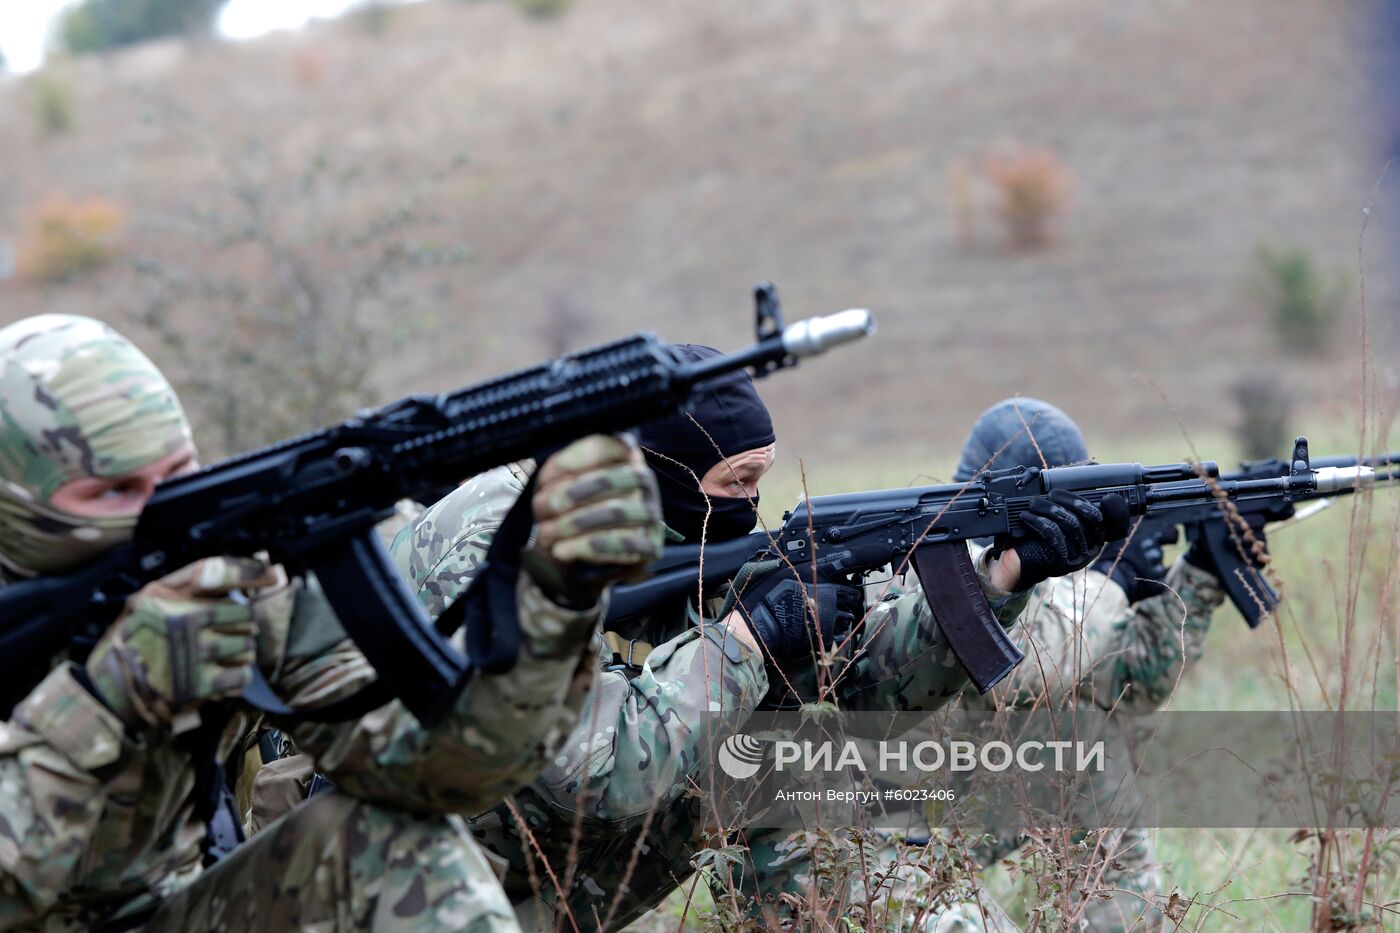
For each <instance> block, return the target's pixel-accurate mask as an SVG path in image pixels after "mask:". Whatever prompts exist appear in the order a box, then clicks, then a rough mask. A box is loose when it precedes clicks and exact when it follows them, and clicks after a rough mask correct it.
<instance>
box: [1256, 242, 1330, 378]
mask: <svg viewBox="0 0 1400 933" xmlns="http://www.w3.org/2000/svg"><path fill="white" fill-rule="evenodd" d="M1255 263H1256V270H1255V275H1254V282H1253V286H1252V291H1253V292H1254V295H1255V297H1256V299H1257V300H1258V301H1259V302H1260V303H1262V304H1263V305H1264V306H1265V307H1266V308H1267V309H1268V311H1269V316H1270V319H1271V322H1272V323H1273V326H1274V332H1275V333H1277V334H1278V338H1279V341H1280V342H1281V343H1282V344H1283V348H1284V350H1286V351H1288V352H1290V353H1297V354H1313V355H1318V354H1323V353H1326V352H1327V350H1328V349H1329V348H1330V347H1331V345H1332V338H1333V335H1334V334H1335V332H1336V325H1337V322H1338V320H1339V319H1340V318H1341V316H1342V309H1343V308H1344V307H1345V306H1346V301H1347V294H1348V292H1349V291H1350V282H1349V280H1348V278H1347V276H1346V274H1345V273H1344V272H1341V271H1336V272H1331V273H1329V272H1326V271H1324V269H1323V268H1322V264H1321V263H1320V262H1319V261H1318V260H1317V259H1316V258H1315V257H1314V256H1313V255H1312V254H1311V253H1310V252H1308V251H1307V250H1306V249H1305V248H1303V247H1302V246H1298V245H1296V244H1290V245H1284V246H1271V245H1268V244H1263V245H1261V246H1260V247H1259V251H1258V253H1257V254H1256V259H1255Z"/></svg>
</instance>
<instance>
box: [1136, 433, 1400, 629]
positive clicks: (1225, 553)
mask: <svg viewBox="0 0 1400 933" xmlns="http://www.w3.org/2000/svg"><path fill="white" fill-rule="evenodd" d="M1300 440H1301V439H1300ZM1304 453H1305V454H1306V450H1304ZM1295 456H1296V451H1295ZM1311 462H1312V467H1313V469H1315V470H1324V469H1336V470H1355V469H1356V468H1357V467H1363V468H1367V469H1370V470H1373V471H1374V473H1373V474H1368V476H1369V479H1368V481H1367V482H1365V483H1362V484H1357V483H1347V484H1344V485H1341V486H1338V487H1336V488H1334V489H1332V490H1331V491H1330V492H1325V493H1317V494H1315V495H1313V496H1309V497H1307V498H1310V499H1314V500H1316V501H1315V504H1314V506H1313V507H1315V508H1323V507H1326V506H1327V505H1329V504H1330V503H1331V500H1332V498H1334V497H1336V496H1345V495H1348V494H1350V493H1353V492H1355V491H1356V490H1357V489H1358V488H1359V487H1360V486H1361V485H1370V484H1372V483H1381V482H1389V481H1393V480H1395V479H1400V469H1390V470H1382V469H1381V468H1382V467H1393V466H1395V465H1396V464H1400V451H1396V452H1391V453H1384V454H1377V455H1375V456H1372V457H1359V458H1358V457H1355V456H1339V457H1317V458H1315V459H1313V460H1312V461H1311ZM1292 468H1293V464H1292V463H1290V462H1289V461H1287V460H1280V459H1278V458H1276V457H1272V458H1269V459H1267V460H1247V461H1245V462H1244V463H1241V464H1240V468H1239V470H1238V471H1236V472H1232V473H1225V474H1222V475H1221V476H1220V480H1221V481H1222V482H1226V483H1238V482H1253V481H1257V480H1266V479H1276V478H1278V477H1283V476H1288V475H1289V473H1290V472H1291V471H1292ZM1299 498H1302V497H1299ZM1294 501H1295V500H1285V499H1268V498H1261V499H1247V500H1240V501H1235V502H1234V504H1233V511H1234V512H1235V513H1236V514H1237V515H1238V516H1239V518H1238V519H1235V518H1233V517H1232V516H1231V515H1230V514H1229V513H1230V511H1232V510H1231V509H1229V508H1226V507H1223V506H1221V505H1220V504H1219V503H1201V504H1200V505H1198V506H1195V507H1192V508H1185V509H1176V510H1173V511H1171V512H1162V513H1158V514H1155V515H1153V514H1149V515H1146V516H1144V517H1143V519H1142V521H1141V522H1139V523H1138V525H1137V527H1136V528H1135V529H1134V530H1133V531H1132V533H1131V538H1130V543H1131V546H1132V547H1133V548H1135V549H1137V550H1138V552H1139V553H1141V554H1142V555H1143V557H1144V559H1145V563H1147V564H1148V565H1150V566H1153V567H1157V568H1161V567H1162V566H1163V563H1162V549H1163V548H1164V547H1165V546H1166V545H1168V544H1175V543H1176V542H1177V541H1179V540H1180V529H1182V528H1185V529H1186V530H1187V536H1188V537H1189V538H1191V539H1192V540H1196V539H1198V538H1199V539H1203V540H1204V542H1205V546H1206V548H1207V549H1208V550H1209V551H1210V556H1211V559H1212V560H1213V561H1214V562H1215V566H1216V568H1217V569H1218V570H1219V571H1220V581H1221V583H1222V584H1223V585H1224V587H1225V593H1226V595H1227V596H1229V598H1230V602H1232V603H1234V605H1235V608H1236V609H1238V610H1239V611H1240V615H1242V616H1244V620H1245V622H1246V623H1248V624H1249V627H1250V628H1256V627H1258V625H1259V623H1260V622H1261V621H1263V619H1264V617H1265V616H1267V615H1269V614H1271V613H1272V612H1273V611H1274V610H1275V609H1276V608H1277V607H1278V599H1279V598H1278V593H1276V592H1274V588H1273V586H1272V585H1271V584H1270V583H1269V580H1268V578H1267V577H1266V576H1265V574H1264V573H1263V568H1262V567H1261V566H1259V564H1257V563H1256V562H1255V561H1254V560H1252V559H1247V558H1246V556H1245V553H1244V552H1245V550H1246V547H1245V541H1244V540H1243V534H1242V529H1240V528H1239V525H1238V522H1239V521H1243V522H1245V523H1247V524H1271V523H1273V522H1283V521H1289V520H1293V519H1296V518H1300V517H1302V515H1303V511H1302V510H1299V509H1295V507H1294Z"/></svg>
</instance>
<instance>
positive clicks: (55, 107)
mask: <svg viewBox="0 0 1400 933" xmlns="http://www.w3.org/2000/svg"><path fill="white" fill-rule="evenodd" d="M33 88H34V120H35V122H36V123H38V125H39V132H40V134H41V135H43V136H49V137H53V136H66V135H68V134H69V133H71V132H73V129H74V128H75V127H76V126H77V124H78V116H77V107H75V106H74V104H73V89H72V88H71V87H69V86H68V83H67V82H66V81H64V80H63V79H61V78H59V77H58V76H57V75H54V74H51V73H49V72H42V73H40V74H38V75H36V76H35V77H34V81H33Z"/></svg>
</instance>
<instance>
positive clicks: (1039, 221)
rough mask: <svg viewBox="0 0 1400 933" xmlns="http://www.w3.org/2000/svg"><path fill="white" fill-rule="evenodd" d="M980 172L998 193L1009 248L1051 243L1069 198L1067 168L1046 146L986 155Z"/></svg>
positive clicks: (1036, 247)
mask: <svg viewBox="0 0 1400 933" xmlns="http://www.w3.org/2000/svg"><path fill="white" fill-rule="evenodd" d="M982 170H983V172H984V173H985V174H986V176H987V178H989V179H990V180H991V182H992V184H993V185H995V186H996V188H997V190H998V191H999V192H1000V193H1001V219H1002V221H1003V222H1004V223H1005V224H1006V234H1007V240H1008V242H1009V244H1010V246H1011V248H1012V249H1015V250H1020V251H1029V250H1036V249H1042V248H1044V247H1046V246H1048V245H1050V240H1051V238H1052V234H1053V230H1052V225H1053V223H1054V221H1055V218H1056V217H1058V216H1059V214H1060V212H1061V211H1063V210H1064V207H1065V203H1066V202H1067V200H1068V198H1069V170H1068V169H1067V168H1065V166H1064V163H1063V162H1061V161H1060V160H1059V157H1057V156H1056V155H1055V153H1053V152H1051V151H1050V150H1049V149H1024V150H1022V151H1020V152H1017V153H1015V154H1013V155H1009V156H998V155H989V156H987V157H986V159H985V160H984V161H983V166H982Z"/></svg>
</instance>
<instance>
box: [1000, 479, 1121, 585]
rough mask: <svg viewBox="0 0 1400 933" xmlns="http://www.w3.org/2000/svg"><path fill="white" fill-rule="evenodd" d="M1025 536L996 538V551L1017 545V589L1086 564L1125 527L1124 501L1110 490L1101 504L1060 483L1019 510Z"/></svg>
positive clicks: (1072, 570) (1015, 547) (1063, 574)
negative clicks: (1080, 495) (1073, 491)
mask: <svg viewBox="0 0 1400 933" xmlns="http://www.w3.org/2000/svg"><path fill="white" fill-rule="evenodd" d="M1021 520H1022V522H1024V524H1025V526H1026V531H1027V532H1028V533H1029V534H1028V537H1026V538H1022V539H1021V540H1019V541H1017V540H1015V539H1012V538H1009V537H1008V538H1005V539H1002V538H998V539H997V541H996V543H995V552H994V553H995V554H1000V553H1001V552H1002V551H1007V550H1011V549H1013V548H1014V549H1015V551H1016V556H1017V557H1019V558H1020V561H1021V575H1020V580H1019V582H1018V583H1017V588H1018V589H1022V590H1025V589H1029V588H1030V587H1032V586H1035V585H1036V584H1037V583H1040V582H1042V581H1043V580H1048V579H1049V578H1050V577H1063V576H1065V575H1066V574H1070V573H1073V572H1074V571H1076V570H1082V569H1083V568H1085V567H1087V566H1089V562H1090V561H1092V560H1093V559H1094V558H1095V557H1096V556H1098V553H1099V551H1100V550H1101V549H1102V548H1103V543H1104V541H1116V540H1118V539H1119V538H1122V537H1123V536H1124V535H1126V534H1127V533H1128V505H1127V503H1126V502H1124V501H1123V499H1122V498H1121V497H1120V496H1115V495H1109V496H1105V497H1104V499H1103V500H1102V503H1101V507H1099V506H1095V505H1094V504H1093V503H1091V502H1089V501H1088V500H1087V499H1082V498H1080V497H1079V496H1076V495H1075V494H1074V493H1072V492H1068V491H1066V490H1063V489H1055V490H1051V492H1050V494H1049V495H1048V496H1036V497H1035V498H1034V499H1032V500H1031V504H1030V508H1028V509H1027V510H1026V511H1025V512H1022V513H1021Z"/></svg>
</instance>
